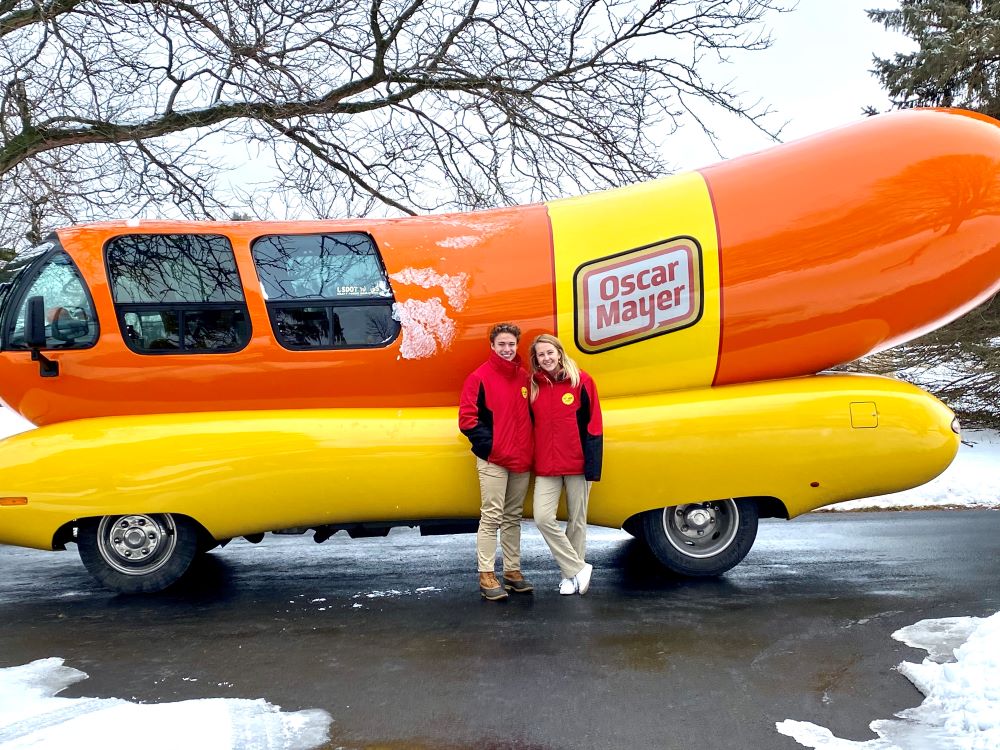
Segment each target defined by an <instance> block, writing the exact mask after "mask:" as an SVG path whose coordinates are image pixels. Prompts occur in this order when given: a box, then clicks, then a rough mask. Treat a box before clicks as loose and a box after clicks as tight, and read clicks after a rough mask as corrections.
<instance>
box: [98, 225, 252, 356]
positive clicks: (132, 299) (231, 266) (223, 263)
mask: <svg viewBox="0 0 1000 750" xmlns="http://www.w3.org/2000/svg"><path fill="white" fill-rule="evenodd" d="M105 258H106V260H107V266H108V276H109V279H110V281H111V290H112V295H113V297H114V301H115V310H116V312H117V313H118V323H119V326H120V327H121V332H122V338H123V339H124V340H125V343H126V344H127V345H128V347H129V348H130V349H132V350H133V351H136V352H140V353H142V354H199V353H223V352H234V351H237V350H239V349H242V348H243V347H244V346H246V344H247V342H248V341H250V333H251V331H250V325H249V315H248V313H247V308H246V303H245V301H244V298H243V286H242V284H241V282H240V277H239V272H238V271H237V268H236V258H235V256H234V254H233V248H232V245H231V244H230V242H229V239H228V238H227V237H223V236H221V235H199V234H153V235H150V234H144V235H126V236H122V237H115V238H114V239H112V240H111V241H109V242H108V244H107V247H106V248H105Z"/></svg>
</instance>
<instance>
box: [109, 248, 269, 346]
mask: <svg viewBox="0 0 1000 750" xmlns="http://www.w3.org/2000/svg"><path fill="white" fill-rule="evenodd" d="M177 235H190V236H195V237H221V238H223V239H224V240H225V241H226V242H227V243H228V245H229V250H230V252H231V253H232V258H233V270H234V271H235V273H236V280H237V282H238V283H239V290H240V294H241V295H242V300H239V301H228V302H117V301H116V300H115V287H114V278H113V277H112V275H111V266H110V263H109V261H108V246H109V245H110V244H111V243H112V242H114V241H115V240H117V239H120V238H122V237H168V236H177ZM101 259H102V260H103V261H104V273H105V276H106V277H107V282H108V296H109V297H110V298H111V305H112V307H113V308H114V311H115V320H116V322H117V323H118V333H119V335H120V336H121V338H122V341H123V342H124V343H125V347H126V348H127V349H128V350H129V351H130V352H133V353H135V354H139V355H141V356H144V357H163V356H191V355H215V354H235V353H237V352H241V351H243V350H244V349H246V348H247V347H248V346H250V342H251V341H253V319H252V316H251V315H250V305H249V303H248V302H247V291H246V285H245V284H244V283H243V275H242V274H241V273H240V264H239V260H238V259H237V257H236V247H235V246H234V245H233V239H232V237H230V236H229V235H228V234H225V233H224V232H184V231H177V232H121V233H119V234H115V235H112V236H111V237H108V238H107V239H106V240H105V241H104V245H103V246H102V247H101ZM233 308H240V309H242V310H243V315H244V317H245V318H246V324H247V338H246V341H244V342H243V343H242V344H241V345H240V346H237V347H236V348H235V349H184V348H178V349H137V348H135V347H134V346H132V341H131V340H130V339H129V337H128V334H127V333H126V324H125V313H128V312H140V311H142V310H155V311H157V312H159V311H164V312H176V313H177V316H178V319H180V318H182V317H183V312H184V311H185V310H213V309H215V310H220V309H221V310H231V309H233ZM181 342H182V343H183V339H182V340H181Z"/></svg>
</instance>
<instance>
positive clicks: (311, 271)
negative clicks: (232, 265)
mask: <svg viewBox="0 0 1000 750" xmlns="http://www.w3.org/2000/svg"><path fill="white" fill-rule="evenodd" d="M251 252H252V253H253V259H254V263H255V264H256V266H257V274H258V276H259V277H260V283H261V288H262V289H263V291H264V296H265V297H266V299H267V310H268V315H269V316H270V318H271V327H272V328H273V329H274V335H275V337H276V338H277V339H278V342H279V343H280V344H281V345H282V346H284V347H285V348H286V349H359V348H370V347H380V346H385V345H387V344H389V343H391V342H392V341H393V340H395V338H396V336H398V335H399V323H398V322H397V321H396V320H394V319H393V317H392V303H393V298H392V290H391V289H390V288H389V280H388V278H386V274H385V269H384V268H383V266H382V258H381V257H380V256H379V254H378V248H376V247H375V242H374V241H373V240H372V238H371V237H370V236H368V235H367V234H363V233H361V232H342V233H337V234H307V235H272V236H269V237H261V238H260V239H258V240H255V241H254V243H253V245H252V246H251Z"/></svg>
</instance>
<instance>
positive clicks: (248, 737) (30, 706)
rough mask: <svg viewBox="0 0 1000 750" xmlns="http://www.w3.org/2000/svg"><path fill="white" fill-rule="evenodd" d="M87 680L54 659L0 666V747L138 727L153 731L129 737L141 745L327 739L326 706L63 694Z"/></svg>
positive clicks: (235, 748)
mask: <svg viewBox="0 0 1000 750" xmlns="http://www.w3.org/2000/svg"><path fill="white" fill-rule="evenodd" d="M85 679H87V675H86V673H84V672H81V671H80V670H78V669H73V668H72V667H67V666H65V665H64V664H63V660H62V659H59V658H55V657H52V658H48V659H38V660H37V661H33V662H31V663H30V664H24V665H22V666H18V667H7V668H4V669H0V750H27V749H28V748H63V747H65V748H70V747H73V748H83V749H85V750H86V749H87V748H104V747H109V746H114V745H116V744H119V741H120V740H121V739H122V738H123V737H125V738H128V737H134V732H135V731H138V729H137V728H139V727H143V728H145V729H148V730H149V731H145V729H144V730H142V731H141V738H140V739H137V741H136V742H134V743H133V742H132V741H131V740H129V742H130V744H136V745H137V746H140V747H142V748H143V750H161V749H162V750H176V748H178V747H188V748H213V749H216V748H222V749H224V748H230V749H231V750H310V749H311V748H315V747H318V746H320V745H322V744H324V743H326V742H327V740H328V739H329V729H330V723H331V722H332V719H331V717H330V714H328V713H327V712H326V711H323V710H320V709H307V710H304V711H295V712H283V711H281V709H280V708H279V707H278V706H274V705H272V704H270V703H268V702H267V701H264V700H260V699H258V700H249V699H238V698H205V699H200V700H187V701H180V702H177V703H133V702H131V701H126V700H122V699H120V698H60V697H58V696H57V694H58V693H60V692H62V691H63V690H65V689H66V688H67V687H69V686H70V685H73V684H75V683H77V682H80V681H81V680H85ZM122 727H130V729H124V730H123V729H122ZM116 738H117V739H116Z"/></svg>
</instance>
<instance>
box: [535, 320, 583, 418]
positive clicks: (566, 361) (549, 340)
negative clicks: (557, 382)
mask: <svg viewBox="0 0 1000 750" xmlns="http://www.w3.org/2000/svg"><path fill="white" fill-rule="evenodd" d="M538 344H552V346H554V347H555V348H556V351H557V352H558V353H559V364H560V370H561V372H562V374H563V375H564V376H565V377H567V378H569V382H570V383H571V384H572V385H573V387H574V388H576V387H577V386H578V385H580V367H579V365H577V363H576V362H574V361H573V360H572V358H571V357H569V356H568V355H567V354H566V350H565V349H564V348H563V345H562V342H561V341H559V339H557V338H556V337H555V336H553V335H552V334H551V333H543V334H541V335H539V336H535V340H534V341H532V342H531V349H529V351H530V352H531V400H532V401H534V400H535V399H536V398H538V381H536V380H535V373H536V372H541V371H542V366H541V365H540V364H538V354H537V353H536V352H535V347H536V346H538Z"/></svg>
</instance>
